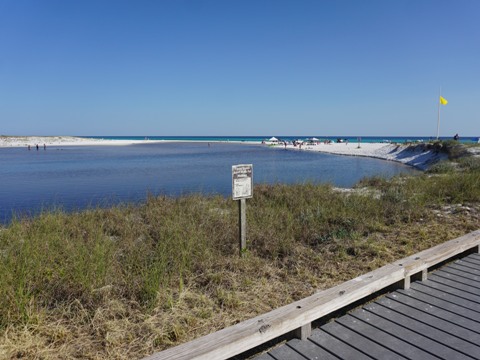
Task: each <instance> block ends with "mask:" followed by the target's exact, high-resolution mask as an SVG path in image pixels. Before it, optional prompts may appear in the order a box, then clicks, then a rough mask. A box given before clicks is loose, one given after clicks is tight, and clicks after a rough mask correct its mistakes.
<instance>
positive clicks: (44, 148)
mask: <svg viewBox="0 0 480 360" xmlns="http://www.w3.org/2000/svg"><path fill="white" fill-rule="evenodd" d="M35 147H36V148H37V151H38V150H39V149H40V147H39V146H38V144H35ZM27 148H28V150H31V148H32V147H31V146H30V145H28V146H27ZM43 150H47V145H45V144H43Z"/></svg>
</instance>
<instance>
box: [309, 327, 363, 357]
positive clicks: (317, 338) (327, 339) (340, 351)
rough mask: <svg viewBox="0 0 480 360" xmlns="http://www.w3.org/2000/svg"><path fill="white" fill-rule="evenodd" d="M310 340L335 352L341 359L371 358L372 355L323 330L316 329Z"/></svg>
mask: <svg viewBox="0 0 480 360" xmlns="http://www.w3.org/2000/svg"><path fill="white" fill-rule="evenodd" d="M310 340H311V341H313V342H314V343H315V344H317V345H318V346H321V347H322V348H324V349H325V350H327V351H329V352H330V353H332V354H335V355H336V356H338V357H339V358H340V359H345V360H349V359H351V360H367V359H368V360H370V359H371V357H369V356H367V355H365V354H363V353H362V352H360V351H358V350H357V349H355V348H354V347H352V346H350V345H349V344H347V343H345V342H343V341H340V340H338V339H337V338H336V337H334V336H331V335H330V334H328V333H326V332H325V331H323V330H319V329H317V330H314V331H313V333H312V336H311V337H310Z"/></svg>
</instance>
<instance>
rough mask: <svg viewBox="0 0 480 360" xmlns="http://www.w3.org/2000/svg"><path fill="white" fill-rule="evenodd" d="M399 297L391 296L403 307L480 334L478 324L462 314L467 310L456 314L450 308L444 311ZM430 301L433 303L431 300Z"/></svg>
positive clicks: (428, 304)
mask: <svg viewBox="0 0 480 360" xmlns="http://www.w3.org/2000/svg"><path fill="white" fill-rule="evenodd" d="M400 295H401V294H395V296H392V299H393V300H395V301H398V302H401V303H402V304H404V305H407V306H411V307H413V308H415V309H417V310H420V311H424V312H426V313H428V314H431V315H434V316H437V317H440V318H441V319H444V320H447V321H450V322H452V323H454V324H457V325H459V326H463V327H466V328H467V329H471V330H473V331H476V332H478V333H480V323H479V322H477V321H475V320H471V319H469V318H468V317H466V316H465V315H467V316H468V313H467V312H464V311H463V310H467V309H462V310H460V311H458V312H457V311H455V312H454V311H453V309H452V308H450V309H448V310H446V309H444V308H441V307H438V306H434V305H432V304H430V303H428V302H424V301H421V300H417V299H413V298H410V297H403V296H400ZM387 297H388V295H387ZM431 301H432V302H433V300H431ZM459 315H460V316H459Z"/></svg>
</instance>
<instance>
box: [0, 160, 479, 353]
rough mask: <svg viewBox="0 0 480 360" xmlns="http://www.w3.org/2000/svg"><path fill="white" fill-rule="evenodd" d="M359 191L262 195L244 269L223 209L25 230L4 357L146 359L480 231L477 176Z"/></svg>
mask: <svg viewBox="0 0 480 360" xmlns="http://www.w3.org/2000/svg"><path fill="white" fill-rule="evenodd" d="M362 186H374V187H375V189H376V192H375V194H377V195H376V196H371V194H372V192H368V191H354V192H350V193H339V192H336V191H333V190H332V188H331V187H330V186H326V185H321V186H314V185H310V184H304V185H292V186H284V185H275V186H270V185H264V186H258V187H256V189H255V190H256V191H255V197H254V199H252V200H250V201H248V202H247V216H248V248H249V250H248V251H247V253H246V256H245V257H244V258H239V257H238V254H237V252H238V246H237V237H238V235H237V231H238V230H237V221H238V219H237V211H238V210H237V204H236V203H234V202H232V201H231V200H229V199H224V198H221V197H209V198H207V197H201V196H190V197H183V198H177V199H172V198H166V197H159V198H150V199H148V201H147V202H146V203H145V204H144V205H141V206H138V207H134V206H123V207H116V208H112V209H108V210H90V211H85V212H81V213H76V214H63V213H53V214H52V213H46V214H43V215H41V216H40V217H38V218H36V219H33V220H28V219H24V220H17V221H14V222H13V223H12V224H11V225H9V227H7V228H5V229H2V231H0V257H1V258H2V262H0V358H7V359H8V358H31V359H127V358H128V359H131V358H141V357H142V356H145V355H147V354H151V353H153V352H154V351H158V350H161V349H165V348H167V347H170V346H172V345H176V344H179V343H182V342H186V341H189V340H191V339H193V338H196V337H198V336H201V335H206V334H208V333H210V332H213V331H215V330H219V329H221V328H224V327H226V326H229V325H233V324H235V323H237V322H239V321H242V320H245V319H247V318H251V317H253V316H255V315H257V314H261V313H264V312H266V311H269V310H271V309H273V308H276V307H279V306H281V305H284V304H287V303H289V302H292V301H294V300H298V299H300V298H303V297H305V296H308V295H310V294H312V293H314V292H315V291H317V290H319V289H324V288H328V287H331V286H332V285H335V284H338V283H341V282H343V281H345V280H348V279H351V278H353V277H355V276H358V275H360V274H362V273H365V272H368V271H370V270H373V269H375V268H378V267H379V266H382V265H384V264H386V263H389V262H391V261H394V260H396V259H399V258H402V257H405V256H407V255H409V254H413V253H415V252H418V251H420V250H423V249H426V248H429V247H431V246H434V245H436V244H439V243H441V242H444V241H446V240H449V239H451V238H454V237H457V236H460V235H463V234H465V233H468V232H470V231H472V230H475V229H478V228H479V227H480V218H479V214H480V206H479V204H480V174H479V172H478V171H477V170H475V169H473V170H466V171H464V172H463V173H455V172H453V173H448V174H442V175H435V176H432V175H422V176H419V177H415V178H397V179H393V180H392V181H384V180H382V179H371V180H369V181H364V182H363V183H362ZM449 204H463V205H468V206H453V207H452V206H448V207H447V205H449Z"/></svg>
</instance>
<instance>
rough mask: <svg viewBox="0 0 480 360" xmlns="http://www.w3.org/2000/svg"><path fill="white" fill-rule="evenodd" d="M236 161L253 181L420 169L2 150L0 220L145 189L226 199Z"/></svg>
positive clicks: (259, 150) (292, 156) (205, 155)
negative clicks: (250, 167) (248, 168)
mask: <svg viewBox="0 0 480 360" xmlns="http://www.w3.org/2000/svg"><path fill="white" fill-rule="evenodd" d="M202 139H205V140H207V138H202ZM208 139H209V140H211V141H214V140H218V138H214V137H211V138H208ZM246 139H247V140H248V139H251V138H246ZM183 140H186V138H184V139H183ZM235 140H238V138H235ZM236 164H253V179H254V184H259V183H269V184H272V183H287V184H290V183H303V182H313V183H325V182H328V183H332V184H334V185H335V186H339V187H351V186H352V185H354V184H355V183H356V182H358V181H359V180H360V179H362V178H364V177H367V176H373V175H380V176H385V177H391V176H394V175H397V174H405V173H407V174H416V173H418V171H417V170H414V169H412V168H410V167H408V166H405V165H402V164H399V163H395V162H389V161H383V160H378V159H371V158H364V157H350V156H338V155H329V154H321V153H315V152H310V151H288V150H284V149H282V148H271V147H268V146H263V145H261V144H258V145H248V144H241V143H224V142H222V143H219V142H215V143H213V142H212V143H211V144H210V146H209V145H208V144H206V143H203V142H165V143H153V144H139V145H130V146H63V147H62V146H49V147H47V149H46V150H43V149H40V150H39V151H28V150H26V149H24V148H0V179H1V186H0V222H3V223H8V222H9V221H10V219H11V218H12V216H13V215H14V214H16V215H20V216H30V215H34V214H37V213H38V212H40V211H41V210H42V209H51V208H54V207H60V208H63V209H65V210H67V211H71V210H81V209H85V208H88V207H97V206H109V205H111V204H116V203H119V202H134V203H135V202H141V201H144V200H145V198H146V197H147V195H148V194H154V195H159V194H161V195H167V196H179V195H182V194H190V193H202V194H220V195H222V196H226V197H231V192H232V188H231V186H232V185H231V184H232V179H231V172H232V165H236ZM254 196H255V189H254Z"/></svg>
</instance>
